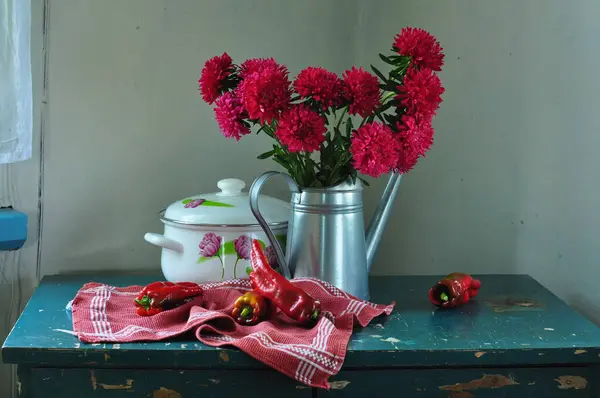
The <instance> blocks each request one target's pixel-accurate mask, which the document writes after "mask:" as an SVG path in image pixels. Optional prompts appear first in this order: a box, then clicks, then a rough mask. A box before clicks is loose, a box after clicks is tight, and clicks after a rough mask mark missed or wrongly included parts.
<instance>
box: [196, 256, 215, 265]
mask: <svg viewBox="0 0 600 398" xmlns="http://www.w3.org/2000/svg"><path fill="white" fill-rule="evenodd" d="M211 258H212V257H204V256H200V257H199V258H198V261H196V264H202V263H203V262H205V261H208V260H210V259H211Z"/></svg>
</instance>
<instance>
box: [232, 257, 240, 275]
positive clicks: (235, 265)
mask: <svg viewBox="0 0 600 398" xmlns="http://www.w3.org/2000/svg"><path fill="white" fill-rule="evenodd" d="M238 261H240V256H238V258H237V259H236V260H235V264H234V266H233V279H237V263H238Z"/></svg>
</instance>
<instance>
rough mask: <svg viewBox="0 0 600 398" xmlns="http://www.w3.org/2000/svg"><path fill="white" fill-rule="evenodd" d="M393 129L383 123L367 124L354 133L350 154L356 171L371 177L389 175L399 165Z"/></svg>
mask: <svg viewBox="0 0 600 398" xmlns="http://www.w3.org/2000/svg"><path fill="white" fill-rule="evenodd" d="M396 148H397V143H396V141H395V140H394V137H393V135H392V129H390V127H389V126H386V125H384V124H383V123H379V122H375V123H367V124H365V125H364V126H362V127H360V128H359V129H358V130H356V131H355V132H354V134H353V135H352V139H351V145H350V153H352V158H353V164H354V167H355V168H356V170H358V171H359V172H361V173H362V174H366V175H370V176H371V177H379V176H380V175H381V174H384V173H388V172H389V171H391V170H392V169H393V168H394V167H395V166H396V164H397V163H398V152H397V150H396Z"/></svg>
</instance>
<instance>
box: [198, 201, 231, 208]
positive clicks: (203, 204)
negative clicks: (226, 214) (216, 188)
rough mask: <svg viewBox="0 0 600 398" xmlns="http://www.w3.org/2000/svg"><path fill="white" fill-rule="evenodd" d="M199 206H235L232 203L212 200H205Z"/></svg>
mask: <svg viewBox="0 0 600 398" xmlns="http://www.w3.org/2000/svg"><path fill="white" fill-rule="evenodd" d="M200 206H209V207H235V206H234V205H230V204H227V203H222V202H213V201H212V200H205V201H204V203H202V204H201V205H200Z"/></svg>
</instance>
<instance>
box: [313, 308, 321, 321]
mask: <svg viewBox="0 0 600 398" xmlns="http://www.w3.org/2000/svg"><path fill="white" fill-rule="evenodd" d="M320 314H321V311H319V310H315V311H314V312H313V313H312V315H311V318H312V320H313V321H316V320H317V319H318V318H319V315H320Z"/></svg>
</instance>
